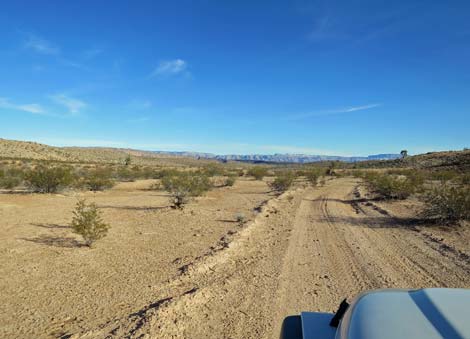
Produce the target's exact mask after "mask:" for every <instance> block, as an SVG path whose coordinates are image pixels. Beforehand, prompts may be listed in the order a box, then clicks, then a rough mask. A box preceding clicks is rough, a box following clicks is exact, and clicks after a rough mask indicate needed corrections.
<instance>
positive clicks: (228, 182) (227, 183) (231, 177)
mask: <svg viewBox="0 0 470 339" xmlns="http://www.w3.org/2000/svg"><path fill="white" fill-rule="evenodd" d="M236 180H237V179H236V177H235V176H234V175H229V176H228V177H227V178H225V186H233V185H234V184H235V181H236Z"/></svg>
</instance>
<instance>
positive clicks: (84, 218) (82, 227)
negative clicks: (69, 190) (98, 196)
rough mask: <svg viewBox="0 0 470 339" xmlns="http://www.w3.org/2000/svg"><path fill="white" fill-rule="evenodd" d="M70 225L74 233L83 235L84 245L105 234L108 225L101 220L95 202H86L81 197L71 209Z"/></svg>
mask: <svg viewBox="0 0 470 339" xmlns="http://www.w3.org/2000/svg"><path fill="white" fill-rule="evenodd" d="M71 227H72V230H73V232H74V233H77V234H79V235H81V236H82V237H83V240H84V241H85V245H86V246H88V247H91V246H92V245H93V243H94V242H95V241H97V240H99V239H101V238H103V237H104V236H106V234H107V233H108V230H109V227H110V226H109V225H108V224H106V223H105V222H104V221H103V219H102V217H101V212H100V210H99V209H98V207H97V206H96V204H95V203H89V204H87V202H86V201H85V200H84V199H82V200H79V201H78V202H77V205H76V207H75V210H74V211H73V218H72V222H71Z"/></svg>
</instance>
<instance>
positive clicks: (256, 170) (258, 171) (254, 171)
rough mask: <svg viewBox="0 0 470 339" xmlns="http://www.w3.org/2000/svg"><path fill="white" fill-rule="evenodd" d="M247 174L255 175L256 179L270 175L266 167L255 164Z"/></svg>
mask: <svg viewBox="0 0 470 339" xmlns="http://www.w3.org/2000/svg"><path fill="white" fill-rule="evenodd" d="M247 175H249V176H252V177H254V178H255V179H256V180H263V178H264V177H265V176H266V175H268V170H267V169H266V168H264V167H260V166H255V167H252V168H250V169H249V170H248V172H247Z"/></svg>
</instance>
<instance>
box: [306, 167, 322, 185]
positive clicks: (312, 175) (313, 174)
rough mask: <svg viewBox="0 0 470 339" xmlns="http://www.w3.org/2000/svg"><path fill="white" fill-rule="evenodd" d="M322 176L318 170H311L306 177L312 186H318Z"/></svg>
mask: <svg viewBox="0 0 470 339" xmlns="http://www.w3.org/2000/svg"><path fill="white" fill-rule="evenodd" d="M320 176H321V173H320V171H318V170H313V169H312V170H309V171H306V172H305V177H306V178H307V181H308V182H309V183H310V184H311V185H312V186H316V185H317V183H318V178H319V177H320Z"/></svg>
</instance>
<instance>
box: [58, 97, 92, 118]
mask: <svg viewBox="0 0 470 339" xmlns="http://www.w3.org/2000/svg"><path fill="white" fill-rule="evenodd" d="M50 98H51V99H52V100H53V101H54V102H55V103H57V104H59V105H62V106H64V107H65V108H67V110H68V113H69V114H71V115H78V114H79V113H80V111H81V110H82V109H83V108H85V107H86V106H87V104H86V103H85V102H84V101H82V100H79V99H76V98H72V97H70V96H67V95H65V94H55V95H51V96H50Z"/></svg>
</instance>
